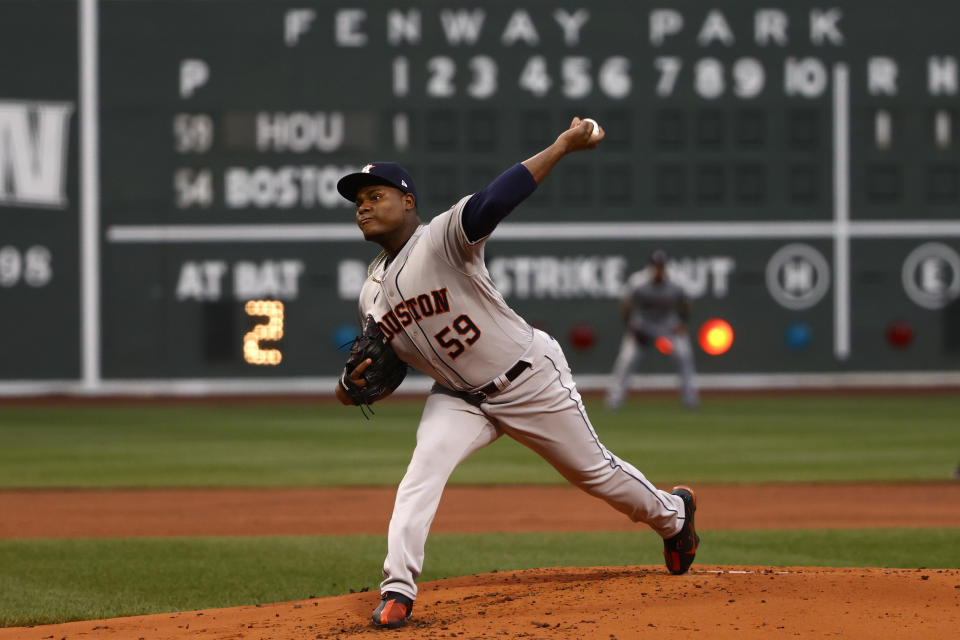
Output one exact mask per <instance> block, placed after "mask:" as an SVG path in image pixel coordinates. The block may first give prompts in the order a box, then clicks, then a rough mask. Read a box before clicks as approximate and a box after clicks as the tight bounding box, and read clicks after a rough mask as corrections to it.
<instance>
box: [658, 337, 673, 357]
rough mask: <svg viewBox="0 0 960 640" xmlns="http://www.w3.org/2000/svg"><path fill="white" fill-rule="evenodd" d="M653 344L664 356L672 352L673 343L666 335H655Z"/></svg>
mask: <svg viewBox="0 0 960 640" xmlns="http://www.w3.org/2000/svg"><path fill="white" fill-rule="evenodd" d="M653 346H655V347H656V348H657V351H659V352H660V353H662V354H663V355H665V356H668V355H670V354H671V353H673V343H672V342H670V338H668V337H666V336H657V339H656V340H654V341H653Z"/></svg>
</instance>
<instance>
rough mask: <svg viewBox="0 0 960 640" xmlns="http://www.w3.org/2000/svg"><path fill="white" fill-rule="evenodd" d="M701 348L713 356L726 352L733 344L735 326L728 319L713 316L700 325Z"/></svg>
mask: <svg viewBox="0 0 960 640" xmlns="http://www.w3.org/2000/svg"><path fill="white" fill-rule="evenodd" d="M697 337H698V339H699V341H700V348H701V349H703V350H704V351H706V352H707V353H709V354H710V355H712V356H719V355H720V354H723V353H726V352H727V351H728V350H729V349H730V346H731V345H732V344H733V327H731V326H730V323H728V322H727V321H726V320H722V319H720V318H711V319H710V320H707V321H706V322H704V323H703V325H701V326H700V333H699V335H698V336H697Z"/></svg>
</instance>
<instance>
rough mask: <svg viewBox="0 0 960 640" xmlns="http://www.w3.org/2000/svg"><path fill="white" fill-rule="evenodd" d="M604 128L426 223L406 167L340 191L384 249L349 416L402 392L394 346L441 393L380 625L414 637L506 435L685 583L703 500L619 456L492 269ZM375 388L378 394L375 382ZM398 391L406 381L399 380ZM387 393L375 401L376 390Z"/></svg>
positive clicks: (578, 124)
mask: <svg viewBox="0 0 960 640" xmlns="http://www.w3.org/2000/svg"><path fill="white" fill-rule="evenodd" d="M603 138H604V132H603V130H602V128H601V127H600V126H599V125H597V124H596V123H595V122H594V121H591V120H589V119H586V120H581V119H580V118H573V121H572V122H571V124H570V127H569V128H568V129H567V130H566V131H564V132H563V133H561V134H560V135H559V136H558V137H557V139H556V140H555V141H554V142H553V143H552V144H551V145H549V146H548V147H547V148H545V149H543V150H542V151H540V152H539V153H537V154H536V155H534V156H533V157H531V158H528V159H527V160H525V161H523V162H522V163H518V164H516V165H514V166H513V167H512V168H510V169H508V170H507V171H505V172H504V173H503V174H501V175H500V176H499V177H497V178H496V179H494V181H493V182H491V183H490V184H489V185H487V186H486V187H484V188H483V189H481V190H480V191H477V192H476V193H474V194H471V195H467V196H464V197H463V198H461V199H460V201H459V202H457V203H456V204H454V205H453V206H452V207H450V209H448V210H447V211H444V212H442V213H440V214H439V215H437V216H435V217H434V218H433V219H432V220H430V221H429V222H427V223H423V222H422V221H421V219H420V216H419V213H418V211H417V204H418V201H417V190H416V187H415V185H414V181H413V179H412V177H411V176H410V174H409V173H407V171H406V170H405V169H403V167H401V166H400V165H398V164H395V163H392V162H373V163H371V164H368V165H367V166H366V167H364V169H363V171H361V172H359V173H353V174H349V175H347V176H344V177H343V178H342V179H341V180H340V181H339V183H338V184H337V189H338V191H339V192H340V194H341V195H343V197H345V198H346V199H347V200H349V201H350V202H352V203H354V204H355V205H356V221H357V226H358V227H359V228H360V231H361V232H362V233H363V237H364V238H365V239H366V240H369V241H371V242H375V243H376V244H378V245H379V246H380V247H381V248H382V251H381V252H380V254H379V255H378V256H377V257H376V258H375V259H374V260H373V262H372V263H371V264H370V267H369V277H368V279H367V280H366V282H365V283H364V285H363V288H362V290H361V292H360V299H359V311H360V317H361V318H363V319H368V318H369V320H366V323H365V328H364V330H363V334H364V335H363V336H362V337H361V338H358V344H360V343H363V344H370V345H375V346H376V350H374V351H371V352H370V355H369V357H365V354H364V352H363V350H362V349H360V348H357V349H354V350H353V351H357V352H358V353H351V356H350V359H349V360H348V362H347V365H346V366H345V367H344V370H343V374H342V375H341V377H340V382H339V383H338V384H337V387H336V394H337V397H338V398H339V399H340V401H341V402H343V403H344V404H359V405H363V404H371V403H372V402H374V401H376V400H378V399H379V398H382V397H383V396H384V395H386V394H388V393H389V392H390V391H392V388H391V387H392V386H393V383H390V384H383V383H382V382H380V381H382V380H384V379H393V380H396V378H401V379H402V375H393V374H392V373H391V374H390V375H386V376H384V375H382V374H381V373H375V372H376V369H377V367H380V366H382V365H381V360H382V356H383V353H384V351H385V350H386V349H385V347H387V346H389V348H390V349H391V350H392V351H393V352H395V354H396V355H397V356H398V357H399V358H398V359H399V360H400V361H402V362H403V363H406V364H408V365H409V366H412V367H414V368H416V369H419V370H420V371H422V372H424V373H426V374H427V375H429V376H430V377H432V378H433V380H434V381H435V383H434V385H433V388H432V390H431V392H430V394H429V396H428V397H427V400H426V404H425V406H424V409H423V415H422V417H421V419H420V424H419V427H418V428H417V442H416V447H415V448H414V451H413V456H412V458H411V460H410V464H409V466H408V468H407V471H406V474H405V475H404V477H403V480H402V481H401V483H400V486H399V487H398V489H397V495H396V501H395V503H394V508H393V515H392V517H391V520H390V527H389V532H388V537H387V545H388V548H387V557H386V560H385V561H384V564H383V578H384V579H383V582H382V583H381V585H380V591H381V601H380V603H379V605H378V606H377V607H376V609H375V610H374V612H373V623H374V625H375V626H377V627H384V628H396V627H399V626H402V625H403V624H404V623H405V622H406V620H407V619H408V618H409V617H410V614H411V612H412V611H413V603H414V600H415V599H416V597H417V584H416V579H417V577H418V576H419V575H420V572H421V569H422V567H423V561H424V545H425V543H426V539H427V533H428V531H429V529H430V524H431V522H432V521H433V518H434V515H435V513H436V510H437V506H438V504H439V502H440V497H441V494H442V493H443V489H444V486H445V485H446V482H447V479H448V478H449V477H450V474H451V473H452V472H453V470H454V468H455V467H456V466H457V465H458V464H459V463H460V462H461V461H463V460H465V459H466V458H467V457H468V456H470V455H471V454H472V453H474V452H475V451H478V450H479V449H481V448H483V447H485V446H486V445H488V444H490V443H491V442H493V441H494V440H496V439H497V438H499V437H500V436H501V435H503V434H506V435H508V436H510V437H511V438H514V439H515V440H517V441H518V442H520V443H521V444H523V445H525V446H527V447H529V448H531V449H532V450H534V451H535V452H537V453H538V454H539V455H541V456H542V457H543V458H544V459H545V460H546V461H547V462H549V463H550V464H551V465H553V466H554V467H555V468H556V469H557V471H559V472H560V474H561V475H563V477H565V478H566V479H567V480H569V481H570V482H571V483H573V484H574V485H576V486H578V487H580V488H581V489H583V490H584V491H586V492H588V493H590V494H591V495H594V496H596V497H598V498H600V499H602V500H605V501H606V502H607V503H609V504H610V505H611V506H612V507H613V508H614V509H617V510H619V511H621V512H623V513H624V514H625V515H626V516H627V517H628V518H630V519H631V520H633V521H634V522H643V523H646V524H647V525H649V526H650V527H652V528H653V529H654V530H655V531H656V532H657V533H659V534H660V536H661V537H662V538H663V540H664V557H665V559H666V565H667V568H668V570H669V571H670V572H671V573H675V574H680V573H684V572H685V571H687V569H688V568H689V567H690V564H691V563H692V562H693V559H694V554H695V552H696V549H697V543H698V541H699V538H698V537H697V534H696V532H695V531H694V522H693V516H694V512H695V510H696V498H695V496H694V493H693V491H692V490H691V489H689V488H687V487H676V488H675V489H674V490H673V491H672V492H667V491H663V490H661V489H658V488H656V487H655V486H653V485H652V484H651V483H650V482H649V481H648V480H647V479H646V478H645V477H644V475H643V474H642V473H640V471H638V470H637V469H636V468H635V467H633V466H632V465H631V464H630V463H628V462H626V461H625V460H622V459H620V458H618V457H617V456H616V455H614V454H613V453H611V452H610V451H608V450H607V449H606V448H605V447H604V446H603V444H602V443H601V442H600V438H599V437H598V435H597V432H596V431H595V430H594V428H593V425H591V424H590V420H589V419H588V418H587V412H586V409H585V408H584V405H583V402H582V401H581V398H580V394H579V392H578V391H577V387H576V384H575V383H574V380H573V376H572V375H571V372H570V368H569V367H568V366H567V361H566V358H565V357H564V354H563V351H562V350H561V348H560V345H559V344H558V343H557V341H556V340H554V339H553V338H552V337H551V336H549V335H547V334H546V333H544V332H543V331H540V330H537V329H534V328H533V327H531V326H530V325H529V324H528V323H527V322H526V321H525V320H524V319H523V318H521V317H520V316H519V315H518V314H517V313H516V312H514V311H513V310H512V309H511V308H510V307H509V306H508V305H507V303H506V301H505V300H504V298H503V296H502V295H501V294H500V292H499V291H497V289H496V287H494V284H493V281H492V280H491V278H490V274H489V273H488V272H487V269H486V267H485V265H484V260H483V253H484V245H485V244H486V242H487V240H488V239H489V237H490V234H491V233H492V232H493V231H494V229H496V227H497V225H498V224H499V222H500V221H501V220H503V219H504V218H505V217H506V216H507V215H508V214H509V213H510V212H511V211H512V210H513V209H514V207H516V206H517V205H518V204H520V203H521V202H523V200H524V199H526V198H527V197H528V196H529V195H530V194H531V193H533V191H534V189H536V187H537V185H538V184H540V183H541V182H542V181H543V180H544V179H545V178H546V177H547V175H548V174H549V173H550V171H551V170H552V169H553V167H554V166H555V165H556V164H557V163H558V162H559V161H560V160H561V159H562V158H563V157H564V156H566V155H567V154H570V153H573V152H577V151H582V150H585V149H593V148H595V147H596V146H597V145H598V144H599V143H600V142H601V141H602V140H603ZM371 379H375V380H377V381H378V382H377V383H376V384H374V385H371V384H369V383H370V380H371ZM397 384H399V382H397ZM371 386H375V387H376V389H375V390H374V392H373V393H368V392H367V388H368V387H371Z"/></svg>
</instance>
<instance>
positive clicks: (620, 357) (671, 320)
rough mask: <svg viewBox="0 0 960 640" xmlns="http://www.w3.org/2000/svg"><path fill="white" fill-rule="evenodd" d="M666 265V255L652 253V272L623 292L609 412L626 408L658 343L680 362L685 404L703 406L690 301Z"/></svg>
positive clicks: (638, 274) (634, 277)
mask: <svg viewBox="0 0 960 640" xmlns="http://www.w3.org/2000/svg"><path fill="white" fill-rule="evenodd" d="M666 265H667V254H666V253H664V252H663V251H660V250H657V251H654V252H653V255H651V256H650V266H649V268H648V269H643V270H640V271H637V272H636V273H634V274H632V275H631V276H630V278H629V279H628V280H627V284H626V285H625V286H624V290H623V296H622V297H621V298H620V309H621V311H622V312H623V320H624V324H625V325H626V329H625V331H624V333H623V340H622V341H621V342H620V352H619V353H618V354H617V361H616V363H615V364H614V366H613V380H612V382H611V384H610V389H609V391H608V392H607V407H609V408H610V409H619V408H620V405H622V404H623V399H624V397H626V395H627V389H628V386H629V384H630V376H631V375H632V374H633V371H634V368H635V367H636V366H637V364H638V363H639V362H640V360H641V358H643V354H644V350H646V349H647V348H649V347H653V346H657V341H658V340H660V341H661V347H662V350H663V351H665V352H668V353H670V354H671V355H673V357H674V358H676V359H677V368H678V369H679V372H680V396H681V398H682V399H683V403H684V404H685V405H686V406H688V407H690V408H694V407H696V406H697V405H698V404H699V402H700V399H699V396H698V393H697V388H696V386H695V384H694V380H693V377H694V375H695V373H696V371H695V370H694V365H693V345H692V344H691V342H690V332H689V331H688V330H687V322H688V321H689V319H690V298H689V297H688V296H687V293H686V291H684V289H683V287H681V286H680V285H679V284H677V283H676V282H672V281H671V280H670V279H669V278H668V277H667V271H666Z"/></svg>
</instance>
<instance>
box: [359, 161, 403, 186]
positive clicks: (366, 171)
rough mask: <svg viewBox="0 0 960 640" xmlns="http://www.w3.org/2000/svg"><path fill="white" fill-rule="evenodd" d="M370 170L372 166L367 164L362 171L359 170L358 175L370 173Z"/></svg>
mask: <svg viewBox="0 0 960 640" xmlns="http://www.w3.org/2000/svg"><path fill="white" fill-rule="evenodd" d="M370 169H373V165H372V164H368V165H367V166H365V167H364V168H363V169H360V173H370ZM404 186H406V185H404Z"/></svg>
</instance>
